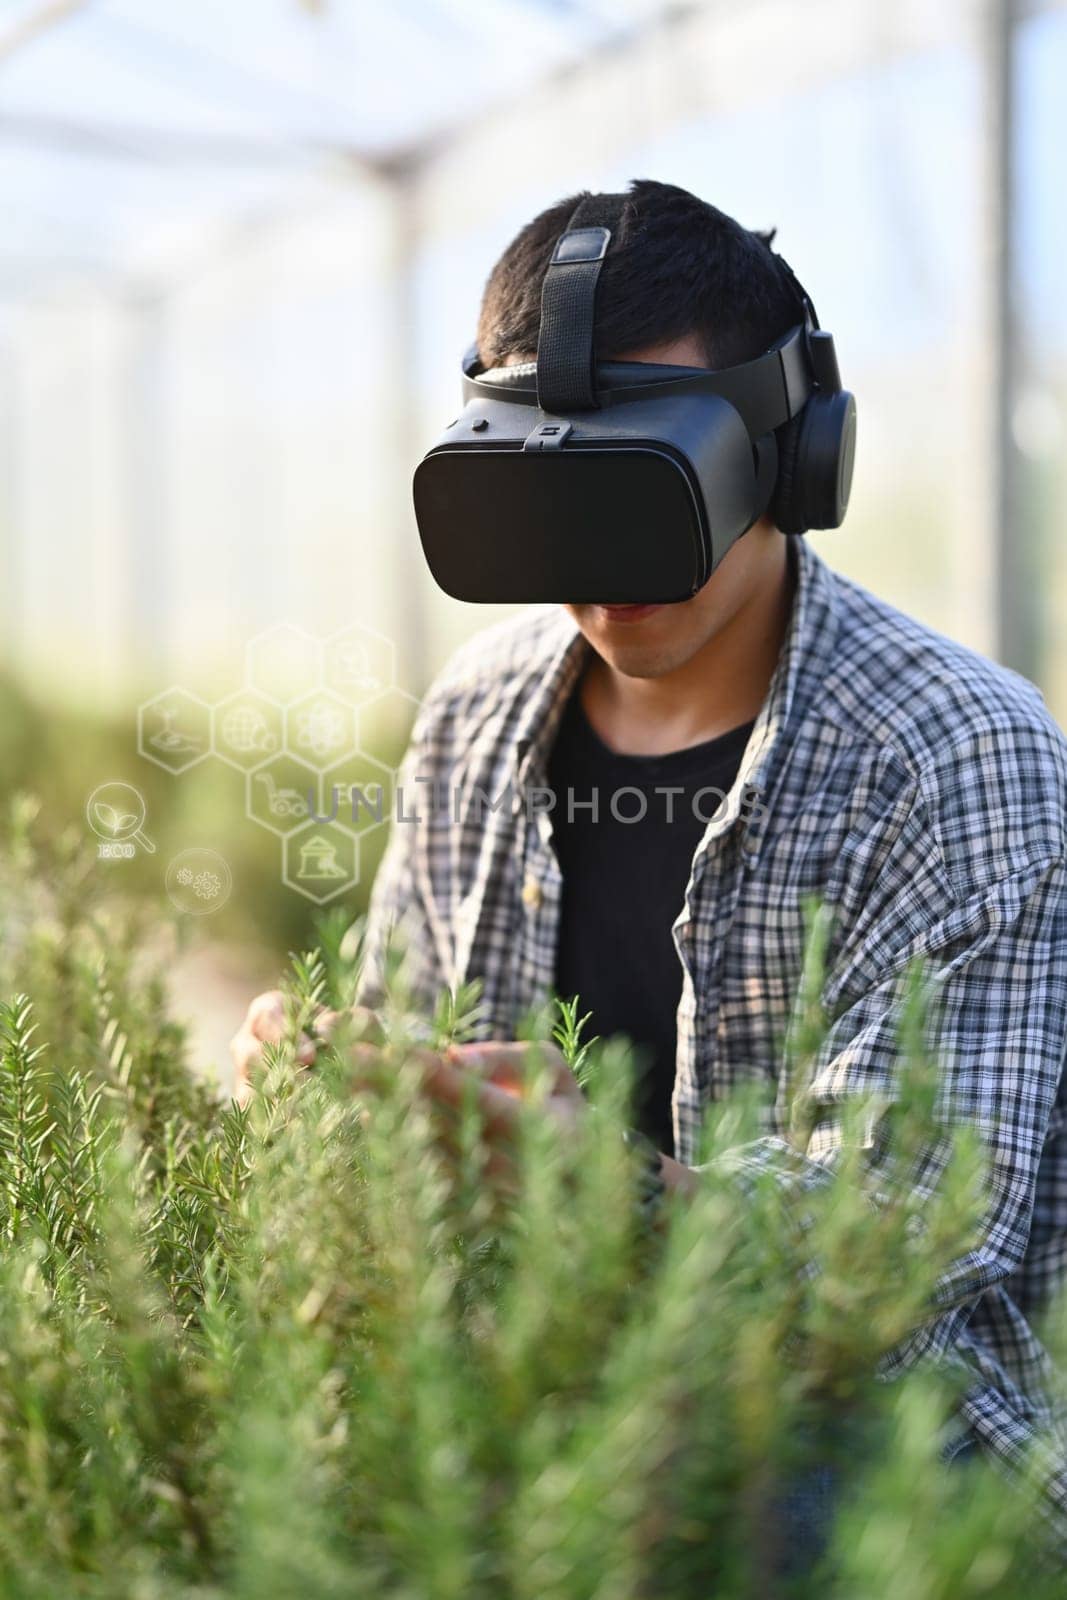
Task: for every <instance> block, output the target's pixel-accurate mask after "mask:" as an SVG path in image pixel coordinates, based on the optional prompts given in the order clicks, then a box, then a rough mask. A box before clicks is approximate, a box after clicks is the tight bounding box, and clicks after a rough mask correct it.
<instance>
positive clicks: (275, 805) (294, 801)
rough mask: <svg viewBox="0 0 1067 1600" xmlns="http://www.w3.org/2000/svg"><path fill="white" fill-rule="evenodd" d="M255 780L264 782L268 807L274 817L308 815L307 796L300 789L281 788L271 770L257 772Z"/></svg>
mask: <svg viewBox="0 0 1067 1600" xmlns="http://www.w3.org/2000/svg"><path fill="white" fill-rule="evenodd" d="M255 781H256V783H261V784H263V786H264V787H265V789H266V791H267V809H268V810H269V811H270V814H271V816H272V817H306V816H307V814H308V802H307V797H306V796H305V795H302V794H301V793H300V791H299V789H289V788H279V786H278V784H276V783H275V781H274V775H273V773H270V772H257V773H256V777H255Z"/></svg>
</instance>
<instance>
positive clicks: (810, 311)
mask: <svg viewBox="0 0 1067 1600" xmlns="http://www.w3.org/2000/svg"><path fill="white" fill-rule="evenodd" d="M774 259H775V260H776V261H777V262H778V264H779V266H781V267H782V269H783V270H784V272H785V273H786V276H787V277H788V279H789V281H790V283H791V285H792V287H793V289H794V291H795V293H796V295H797V297H798V299H799V300H800V303H801V305H802V306H803V308H804V322H805V332H806V340H807V347H808V354H809V359H810V362H811V369H812V374H813V377H814V379H815V387H814V388H813V390H812V392H811V394H810V395H809V396H808V399H807V401H806V402H805V404H804V406H803V408H802V410H801V411H800V412H799V414H798V415H797V416H795V417H791V418H790V420H789V421H788V422H786V423H785V424H784V425H783V426H782V427H780V428H779V429H777V431H776V433H775V438H776V440H777V443H778V478H777V482H776V484H775V487H774V493H773V495H772V497H771V502H770V505H769V506H768V508H767V509H768V514H769V515H770V517H771V520H772V521H773V522H774V524H775V526H776V527H777V528H780V529H781V531H782V532H783V533H807V531H808V529H809V528H839V527H840V526H841V524H842V522H843V521H844V519H845V512H846V510H847V509H848V495H849V489H850V487H851V484H852V466H853V461H854V458H855V454H856V402H855V399H854V398H853V396H852V395H851V394H849V392H848V390H847V389H843V388H842V387H841V373H840V371H839V370H838V365H837V355H836V352H835V350H834V342H833V338H832V336H831V335H830V334H828V333H824V332H823V331H822V329H821V328H820V327H819V319H818V317H817V316H816V315H815V307H814V305H813V304H812V301H811V297H810V295H809V294H808V293H807V291H806V289H804V287H803V285H802V284H801V283H800V281H799V279H798V278H797V275H796V273H795V272H794V271H793V269H792V267H791V266H790V265H789V263H788V261H786V259H785V257H784V256H781V255H777V254H775V256H774Z"/></svg>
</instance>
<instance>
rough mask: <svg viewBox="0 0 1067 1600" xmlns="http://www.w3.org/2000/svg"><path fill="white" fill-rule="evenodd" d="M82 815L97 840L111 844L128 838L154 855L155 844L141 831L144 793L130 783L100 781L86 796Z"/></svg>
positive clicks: (142, 827) (143, 816)
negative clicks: (86, 799)
mask: <svg viewBox="0 0 1067 1600" xmlns="http://www.w3.org/2000/svg"><path fill="white" fill-rule="evenodd" d="M85 815H86V818H87V820H88V823H89V826H90V828H92V830H93V832H94V833H95V834H96V836H97V838H98V839H104V840H106V842H107V843H108V844H113V843H114V842H115V841H117V840H120V839H131V840H132V841H133V843H134V844H139V845H140V846H141V849H142V850H145V851H147V853H148V854H149V855H154V854H155V849H156V847H155V845H154V844H153V843H152V841H151V839H150V838H149V837H148V835H147V833H145V832H144V831H143V830H144V820H145V803H144V795H143V794H141V793H140V792H139V791H138V790H137V789H135V788H134V787H133V784H132V783H101V784H99V785H98V786H97V788H95V789H94V790H93V792H92V794H91V795H90V796H89V799H88V801H87V802H86V806H85Z"/></svg>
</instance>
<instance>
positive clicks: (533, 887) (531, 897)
mask: <svg viewBox="0 0 1067 1600" xmlns="http://www.w3.org/2000/svg"><path fill="white" fill-rule="evenodd" d="M544 898H545V897H544V895H543V894H542V892H541V885H540V884H539V883H538V881H537V879H536V878H527V879H526V882H525V883H524V884H523V886H522V903H523V905H524V906H529V908H530V910H531V911H537V910H538V909H539V907H540V905H541V902H542V901H543V900H544Z"/></svg>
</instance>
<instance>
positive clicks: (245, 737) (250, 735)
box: [222, 706, 278, 755]
mask: <svg viewBox="0 0 1067 1600" xmlns="http://www.w3.org/2000/svg"><path fill="white" fill-rule="evenodd" d="M222 737H223V741H224V743H226V744H228V745H229V747H230V749H231V750H236V751H237V752H238V754H239V755H250V754H251V753H252V752H253V751H256V750H263V751H267V752H269V751H271V750H276V749H277V747H278V740H277V737H276V735H275V734H273V733H272V732H271V730H270V728H269V727H268V725H267V719H266V717H265V716H264V715H263V713H262V711H258V710H257V709H256V707H255V706H232V707H231V708H230V710H229V711H227V713H226V715H225V716H224V717H223V719H222Z"/></svg>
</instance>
